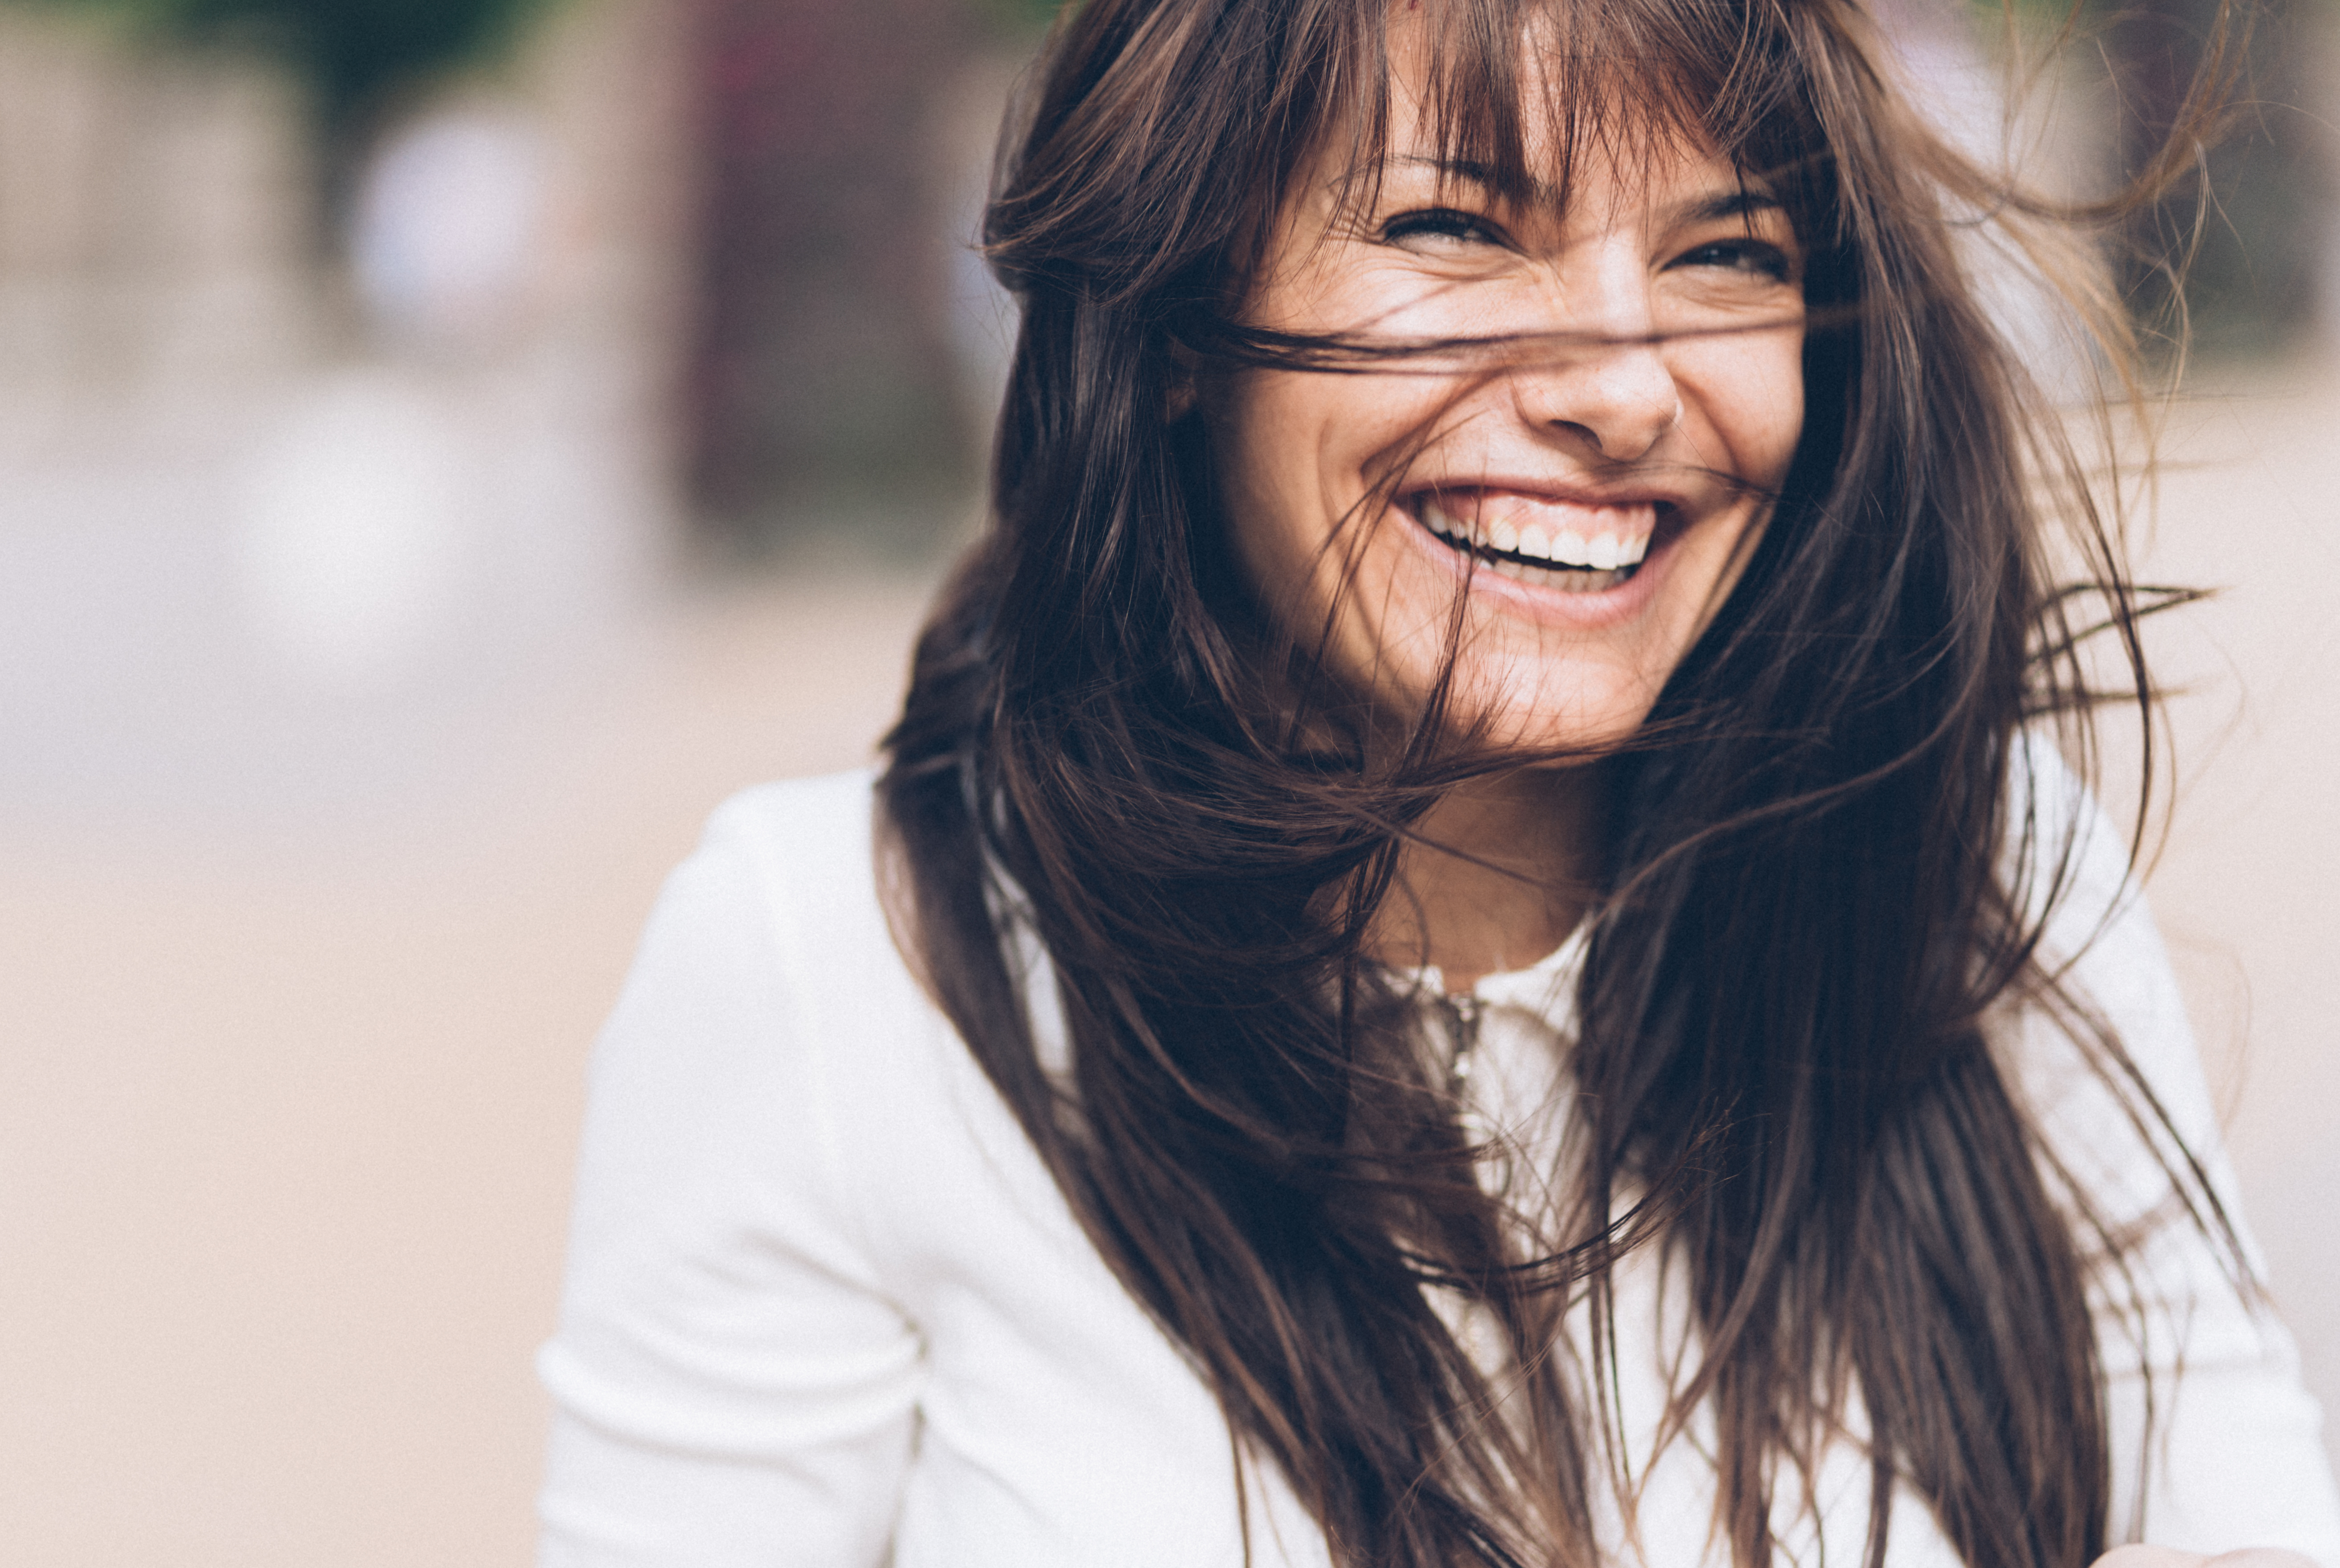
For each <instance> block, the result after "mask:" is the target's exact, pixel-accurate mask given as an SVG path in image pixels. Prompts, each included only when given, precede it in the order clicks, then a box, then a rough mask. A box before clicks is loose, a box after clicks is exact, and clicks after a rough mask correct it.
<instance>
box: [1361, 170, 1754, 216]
mask: <svg viewBox="0 0 2340 1568" xmlns="http://www.w3.org/2000/svg"><path fill="white" fill-rule="evenodd" d="M1390 161H1391V162H1392V163H1396V164H1414V165H1416V166H1418V167H1421V168H1428V169H1436V170H1437V171H1438V172H1439V173H1441V174H1451V175H1453V177H1454V178H1456V179H1459V180H1468V181H1470V182H1471V183H1472V184H1474V185H1478V186H1480V187H1482V189H1485V190H1488V191H1492V190H1494V189H1495V184H1496V181H1495V170H1494V166H1493V165H1492V164H1482V163H1479V162H1477V161H1476V160H1474V159H1469V158H1424V157H1418V156H1410V155H1409V156H1400V157H1396V158H1393V159H1391V160H1390ZM1528 194H1529V196H1530V197H1531V199H1532V200H1534V201H1536V202H1538V203H1551V204H1554V205H1556V204H1558V201H1559V193H1558V192H1557V191H1556V190H1555V189H1554V188H1553V187H1552V186H1551V185H1549V184H1545V183H1544V182H1543V181H1542V180H1534V179H1532V180H1531V181H1530V183H1529V185H1528ZM1786 205H1787V204H1786V203H1783V202H1781V201H1780V198H1779V197H1777V196H1775V195H1773V194H1771V193H1770V192H1769V191H1766V190H1764V189H1762V188H1761V187H1760V186H1754V185H1740V186H1737V187H1735V188H1733V189H1731V190H1728V191H1717V192H1715V193H1714V194H1711V195H1705V196H1695V197H1692V198H1691V200H1690V201H1687V202H1684V203H1681V205H1680V206H1677V207H1676V208H1674V209H1673V211H1672V212H1671V213H1669V214H1668V216H1669V217H1671V219H1672V220H1673V221H1674V222H1675V223H1719V222H1720V221H1721V220H1722V219H1725V218H1751V217H1753V216H1754V215H1755V214H1756V213H1777V212H1782V211H1785V210H1786Z"/></svg>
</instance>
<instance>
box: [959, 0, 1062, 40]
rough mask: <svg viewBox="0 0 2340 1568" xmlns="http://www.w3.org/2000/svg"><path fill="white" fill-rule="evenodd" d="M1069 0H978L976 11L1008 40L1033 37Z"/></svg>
mask: <svg viewBox="0 0 2340 1568" xmlns="http://www.w3.org/2000/svg"><path fill="white" fill-rule="evenodd" d="M1068 3H1071V0H978V4H977V7H976V9H977V12H978V13H979V14H980V15H982V16H983V18H984V20H985V21H986V22H987V23H989V24H990V25H991V27H992V28H993V29H994V30H995V31H996V32H998V33H1000V34H1002V35H1006V36H1007V37H1010V38H1015V37H1026V36H1031V37H1036V36H1038V35H1040V34H1042V33H1045V32H1046V31H1047V30H1048V24H1049V23H1051V22H1054V21H1055V20H1056V13H1057V12H1059V11H1062V10H1063V9H1064V8H1065V7H1066V5H1067V4H1068Z"/></svg>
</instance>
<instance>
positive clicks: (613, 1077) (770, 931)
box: [539, 814, 925, 1568]
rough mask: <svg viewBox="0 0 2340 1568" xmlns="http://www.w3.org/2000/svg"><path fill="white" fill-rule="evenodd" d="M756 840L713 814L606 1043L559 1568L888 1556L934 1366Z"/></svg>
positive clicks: (553, 1466) (588, 1142)
mask: <svg viewBox="0 0 2340 1568" xmlns="http://www.w3.org/2000/svg"><path fill="white" fill-rule="evenodd" d="M751 838H752V835H751V834H750V833H749V831H748V830H747V829H745V827H744V826H742V825H741V824H740V823H739V822H738V821H736V820H727V818H726V816H725V815H723V814H719V815H718V817H717V818H716V819H715V820H714V822H713V823H712V824H711V825H710V828H709V833H708V837H707V839H706V841H705V842H704V843H703V844H702V845H701V847H700V849H699V851H698V853H697V854H696V855H695V856H693V857H692V858H690V859H689V861H687V862H685V864H684V865H683V866H682V867H681V868H679V870H678V871H676V872H675V874H674V875H673V877H672V878H670V879H669V882H668V884H667V887H666V888H665V890H664V892H663V893H662V895H661V896H660V898H659V903H658V906H657V908H656V910H655V912H654V913H653V914H652V916H651V918H650V921H649V928H648V930H647V932H646V934H645V936H644V938H643V941H642V945H641V949H640V954H639V956H638V958H637V959H636V962H635V965H634V968H633V971H632V974H631V976H630V979H629V980H628V982H627V985H626V987H625V989H624V992H623V993H622V995H621V997H620V1000H619V1003H618V1007H617V1008H616V1011H615V1013H614V1014H613V1015H612V1017H610V1021H609V1024H608V1026H607V1027H606V1028H605V1030H604V1032H603V1034H602V1036H601V1037H600V1043H599V1045H598V1047H596V1050H595V1053H594V1057H593V1064H592V1070H591V1077H590V1097H589V1108H588V1112H587V1116H586V1123H585V1131H584V1141H583V1148H582V1154H581V1157H580V1169H579V1176H578V1186H577V1196H576V1207H575V1213H574V1217H573V1221H572V1228H571V1235H570V1259H569V1266H568V1275H567V1281H566V1285H565V1287H564V1290H563V1295H562V1300H561V1309H560V1325H559V1328H558V1331H557V1332H556V1334H555V1335H554V1336H553V1338H552V1340H551V1341H550V1344H548V1345H546V1346H545V1347H544V1350H543V1352H542V1354H541V1355H540V1359H539V1369H540V1374H541V1375H542V1377H543V1380H544V1383H545V1385H546V1387H547V1388H548V1389H549V1390H550V1393H551V1394H552V1398H553V1403H554V1407H555V1409H554V1416H553V1428H552V1435H551V1442H550V1450H549V1454H548V1460H547V1470H546V1478H545V1483H544V1490H543V1494H542V1497H541V1512H542V1521H543V1533H542V1536H541V1545H540V1559H539V1561H540V1564H541V1568H619V1565H620V1564H624V1565H627V1568H637V1565H639V1568H650V1565H653V1564H675V1565H680V1564H686V1563H687V1564H689V1565H691V1568H728V1565H730V1564H747V1563H757V1564H779V1563H790V1564H797V1563H801V1564H808V1565H811V1564H819V1565H823V1568H827V1565H832V1564H834V1565H838V1568H859V1565H863V1564H872V1563H878V1562H881V1561H882V1560H883V1559H884V1557H885V1554H886V1552H887V1541H888V1536H889V1533H890V1532H891V1529H892V1526H893V1521H894V1517H895V1513H896V1512H897V1506H898V1500H899V1494H900V1490H901V1486H902V1484H903V1477H904V1474H905V1472H906V1468H907V1463H908V1458H909V1454H910V1452H911V1444H912V1442H913V1437H914V1432H915V1427H916V1422H917V1417H916V1414H915V1409H916V1404H917V1397H918V1394H919V1392H920V1388H921V1384H922V1382H923V1379H924V1376H925V1364H924V1360H923V1354H922V1345H921V1343H920V1339H919V1335H918V1333H917V1328H916V1326H915V1325H913V1324H912V1323H911V1321H910V1320H909V1318H908V1317H907V1315H906V1314H905V1313H904V1312H903V1311H902V1310H901V1309H900V1308H899V1307H898V1306H897V1305H896V1304H895V1303H894V1302H892V1301H890V1300H889V1299H888V1298H887V1293H886V1291H885V1290H884V1288H883V1287H882V1285H881V1283H880V1281H879V1279H878V1277H877V1271H876V1269H875V1268H874V1266H873V1265H872V1264H871V1262H870V1260H869V1257H868V1255H867V1251H866V1249H865V1248H864V1246H863V1245H861V1242H860V1240H859V1237H858V1229H857V1226H856V1225H855V1224H854V1223H853V1211H852V1209H851V1207H850V1206H849V1204H848V1203H847V1202H846V1201H845V1200H844V1198H843V1196H842V1195H841V1192H840V1187H839V1184H838V1180H837V1170H838V1147H837V1131H836V1127H835V1125H834V1124H833V1122H832V1121H831V1119H830V1118H829V1116H828V1113H827V1110H826V1107H825V1106H824V1102H823V1083H822V1073H821V1062H820V1059H819V1051H818V1044H819V1042H818V1041H817V1040H814V1039H810V1038H808V1037H807V1036H808V1034H810V1033H812V1032H813V1031H809V1030H808V1029H806V1028H805V1027H803V1025H802V1023H801V1022H800V1020H799V1019H798V1017H796V1016H795V1015H794V1013H793V1011H792V1007H791V997H790V995H789V990H790V987H789V979H790V976H789V954H788V944H787V933H784V932H781V931H778V930H776V928H775V927H776V920H778V919H781V918H784V914H785V912H784V910H780V909H778V906H777V905H776V902H775V900H773V899H772V898H769V897H768V894H767V888H766V881H765V878H764V877H763V876H762V875H761V874H760V872H759V863H758V858H757V855H756V853H755V849H754V845H753V844H752V842H751V841H750V840H751Z"/></svg>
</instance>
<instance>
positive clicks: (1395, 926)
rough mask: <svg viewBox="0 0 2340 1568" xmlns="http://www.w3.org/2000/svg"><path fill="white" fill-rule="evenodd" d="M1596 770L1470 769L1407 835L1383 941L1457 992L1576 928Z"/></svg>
mask: <svg viewBox="0 0 2340 1568" xmlns="http://www.w3.org/2000/svg"><path fill="white" fill-rule="evenodd" d="M1599 811H1600V794H1599V789H1598V779H1597V778H1596V777H1595V775H1594V772H1593V769H1591V768H1589V767H1579V768H1565V769H1521V770H1520V771H1518V772H1515V773H1504V774H1498V775H1495V776H1493V777H1492V778H1487V779H1472V781H1471V782H1469V783H1467V784H1464V785H1461V786H1459V787H1457V788H1456V789H1454V790H1453V792H1452V793H1451V794H1449V795H1448V796H1447V797H1446V798H1445V799H1443V800H1441V801H1440V802H1439V803H1438V805H1437V806H1436V807H1434V808H1433V809H1432V810H1431V811H1430V813H1429V814H1428V815H1427V816H1425V817H1424V818H1423V820H1422V824H1421V828H1420V832H1421V836H1422V839H1423V842H1422V843H1417V844H1410V845H1408V846H1407V847H1406V848H1405V849H1404V850H1403V853H1402V854H1401V856H1400V858H1399V861H1398V882H1397V886H1396V888H1394V889H1393V891H1392V894H1391V897H1390V898H1389V899H1388V900H1387V901H1386V902H1385V903H1384V904H1383V907H1382V910H1381V913H1380V915H1379V916H1378V917H1377V918H1376V920H1375V928H1374V931H1373V948H1374V950H1375V951H1376V952H1377V953H1379V954H1380V955H1381V956H1382V957H1383V959H1385V960H1386V961H1389V962H1393V963H1409V964H1410V963H1418V962H1420V961H1422V960H1423V958H1427V959H1428V961H1429V962H1431V963H1433V964H1435V965H1436V966H1437V967H1438V971H1439V975H1440V978H1442V979H1443V981H1444V983H1445V987H1446V989H1447V991H1448V992H1449V993H1450V994H1459V993H1461V992H1463V991H1466V990H1468V989H1470V988H1471V987H1472V986H1474V985H1476V984H1478V982H1479V981H1480V980H1481V979H1482V978H1484V977H1485V976H1488V975H1491V974H1494V973H1496V972H1498V971H1501V970H1504V969H1522V968H1527V967H1528V966H1529V965H1531V964H1532V963H1534V962H1535V961H1536V960H1537V959H1539V958H1543V957H1544V956H1545V955H1546V954H1548V953H1550V952H1552V949H1553V948H1557V947H1559V946H1560V945H1561V943H1562V942H1564V941H1566V940H1567V939H1568V934H1569V933H1570V932H1571V931H1572V930H1574V929H1575V928H1576V924H1577V922H1578V921H1579V920H1580V919H1581V918H1583V916H1584V911H1585V908H1586V907H1587V906H1588V905H1589V904H1590V903H1591V896H1592V891H1593V889H1592V887H1591V878H1590V872H1591V867H1592V860H1591V847H1592V845H1593V843H1594V842H1595V839H1594V834H1595V833H1596V831H1597V830H1598V826H1599V820H1598V819H1599Z"/></svg>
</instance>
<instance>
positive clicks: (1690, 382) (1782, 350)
mask: <svg viewBox="0 0 2340 1568" xmlns="http://www.w3.org/2000/svg"><path fill="white" fill-rule="evenodd" d="M1689 353H1690V356H1691V362H1690V363H1688V364H1685V365H1684V366H1683V367H1682V368H1681V370H1680V371H1679V372H1677V374H1678V377H1679V379H1680V381H1681V384H1682V385H1683V387H1684V390H1685V393H1686V395H1685V398H1684V402H1685V404H1686V405H1687V404H1690V403H1691V402H1695V404H1696V405H1697V406H1698V408H1699V409H1700V411H1701V412H1702V413H1703V415H1704V418H1705V420H1706V422H1707V423H1708V425H1709V426H1710V432H1711V436H1712V439H1714V440H1715V441H1716V442H1719V443H1720V448H1721V450H1720V452H1715V453H1713V454H1711V455H1710V459H1709V461H1712V462H1713V463H1714V464H1715V466H1717V467H1720V468H1723V469H1726V470H1727V471H1730V473H1732V474H1735V475H1736V476H1737V477H1739V478H1740V479H1742V480H1745V481H1748V482H1749V483H1750V484H1754V485H1757V486H1760V488H1762V489H1765V490H1777V489H1778V488H1779V487H1780V484H1781V482H1782V481H1785V480H1786V479H1787V477H1788V465H1789V463H1790V461H1792V460H1793V458H1794V456H1795V452H1796V443H1797V442H1798V441H1799V440H1800V439H1801V438H1802V436H1803V431H1804V369H1803V334H1802V332H1800V331H1799V332H1760V333H1750V334H1748V335H1746V336H1744V337H1740V338H1734V339H1716V340H1710V341H1709V342H1703V343H1700V344H1698V345H1696V346H1695V347H1694V348H1692V349H1691V350H1690V351H1689Z"/></svg>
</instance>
